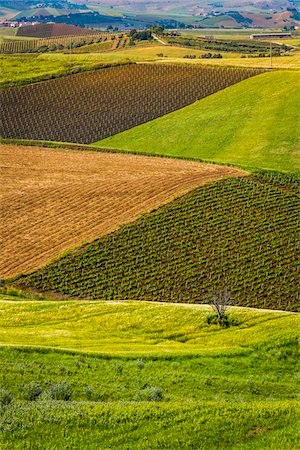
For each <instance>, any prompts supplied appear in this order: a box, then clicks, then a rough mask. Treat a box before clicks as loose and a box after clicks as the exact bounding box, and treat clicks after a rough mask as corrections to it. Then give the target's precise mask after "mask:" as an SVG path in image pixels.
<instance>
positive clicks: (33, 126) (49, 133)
mask: <svg viewBox="0 0 300 450" xmlns="http://www.w3.org/2000/svg"><path fill="white" fill-rule="evenodd" d="M261 72H262V71H261V70H259V69H228V68H208V67H194V66H193V67H188V66H180V65H171V66H170V65H155V64H152V65H151V64H139V65H137V64H128V65H123V66H119V67H111V68H107V69H102V70H99V71H97V72H93V73H87V74H82V75H76V76H67V77H64V78H60V79H57V80H50V81H45V82H43V83H38V84H35V85H29V86H25V87H22V88H11V89H6V90H3V91H1V92H0V101H1V105H2V112H3V118H2V123H1V129H0V134H1V136H2V137H5V138H20V139H38V140H53V141H64V142H66V141H68V142H78V143H91V142H96V141H99V140H100V139H104V138H106V137H108V136H111V135H114V134H117V133H119V132H122V131H125V130H127V129H129V128H131V127H134V126H136V125H139V124H142V123H144V122H147V121H149V120H152V119H155V118H157V117H160V116H162V115H164V114H167V113H169V112H172V111H175V110H177V109H180V108H183V107H184V106H187V105H189V104H191V103H193V102H195V101H196V100H199V99H201V98H204V97H206V96H208V95H211V94H213V93H215V92H217V91H219V90H221V89H224V88H226V87H228V86H230V85H232V84H235V83H238V82H240V81H242V80H244V79H246V78H249V77H251V76H254V75H257V74H259V73H261Z"/></svg>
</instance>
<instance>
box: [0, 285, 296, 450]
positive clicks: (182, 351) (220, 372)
mask: <svg viewBox="0 0 300 450" xmlns="http://www.w3.org/2000/svg"><path fill="white" fill-rule="evenodd" d="M0 307H1V316H0V324H1V328H0V333H1V334H0V336H1V337H0V342H1V344H2V347H1V349H0V367H1V372H0V373H1V377H0V423H1V427H0V448H2V449H7V448H10V449H23V448H34V449H53V448H57V449H63V448H66V446H69V448H78V449H85V448H89V449H107V448H114V449H124V450H125V449H128V448H130V449H163V448H165V449H172V450H174V449H178V450H179V449H191V448H197V449H209V450H211V449H225V448H226V449H227V448H230V449H239V450H241V449H243V450H245V449H253V448H255V449H264V450H265V449H267V448H268V449H275V448H276V449H277V448H279V446H280V445H284V448H286V449H290V450H294V449H296V448H298V446H299V420H298V419H299V413H300V408H299V402H298V398H299V384H298V382H299V370H300V367H299V360H298V359H297V358H298V351H299V347H298V343H297V339H298V338H299V332H298V331H297V330H299V329H300V322H299V315H298V314H294V313H283V312H275V311H269V312H262V311H257V310H248V309H246V308H244V309H239V308H232V309H231V311H230V312H229V314H230V315H231V316H232V317H234V319H235V321H236V323H238V325H235V326H232V327H230V328H227V329H224V328H222V327H220V326H219V325H209V324H208V323H207V316H208V315H209V314H210V311H211V308H210V307H209V306H199V305H197V306H190V305H167V304H155V303H154V304H151V303H140V302H96V301H94V302H92V301H89V302H81V301H50V300H40V301H36V300H30V299H26V298H17V297H12V296H9V295H4V294H2V295H1V296H0ZM216 430H217V432H216Z"/></svg>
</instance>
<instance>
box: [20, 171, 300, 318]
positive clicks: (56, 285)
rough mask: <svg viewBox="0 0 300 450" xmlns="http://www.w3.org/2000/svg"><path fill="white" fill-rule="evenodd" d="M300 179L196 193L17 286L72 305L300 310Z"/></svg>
mask: <svg viewBox="0 0 300 450" xmlns="http://www.w3.org/2000/svg"><path fill="white" fill-rule="evenodd" d="M298 192H299V178H298V177H296V176H290V175H275V174H273V173H272V172H262V173H259V172H258V173H254V174H253V175H251V176H250V177H249V176H245V177H239V178H228V179H225V180H220V181H217V182H214V183H211V184H207V185H205V186H203V187H200V188H198V189H196V190H194V191H192V192H190V193H188V194H186V195H185V196H182V197H180V198H179V199H177V200H175V201H173V202H172V203H170V204H168V205H165V206H163V207H161V208H159V209H158V210H156V211H153V212H151V213H150V214H148V215H145V216H142V217H141V218H140V219H138V220H137V221H136V222H134V223H132V224H129V225H127V226H124V227H122V228H121V229H119V230H118V231H116V232H115V233H112V234H109V235H106V236H104V237H103V238H101V239H98V240H95V241H94V242H92V243H90V244H87V245H85V246H83V247H81V248H79V249H77V250H76V251H74V252H71V253H69V254H68V255H66V256H65V257H63V258H61V259H58V260H57V261H54V262H53V263H52V264H49V265H48V266H46V267H44V268H42V269H40V270H37V271H35V272H33V273H31V274H29V275H27V276H23V277H20V278H19V279H17V280H16V283H17V285H20V286H21V287H25V288H33V289H36V290H37V291H39V292H48V291H52V292H53V293H59V294H65V295H68V296H73V297H76V298H93V299H106V300H149V301H165V302H176V303H180V302H183V303H207V301H208V298H209V297H210V296H211V292H212V291H215V292H223V291H225V290H229V291H230V292H231V297H232V299H233V301H234V302H235V304H236V305H240V306H252V307H261V308H272V309H286V310H290V311H299V289H298V286H299V273H298V258H297V251H298V249H299V242H300V240H299V218H298V210H299V195H298Z"/></svg>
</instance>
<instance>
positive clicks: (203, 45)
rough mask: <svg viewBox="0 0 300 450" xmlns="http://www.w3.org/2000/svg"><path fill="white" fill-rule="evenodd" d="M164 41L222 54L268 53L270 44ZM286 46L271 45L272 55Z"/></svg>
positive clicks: (171, 39)
mask: <svg viewBox="0 0 300 450" xmlns="http://www.w3.org/2000/svg"><path fill="white" fill-rule="evenodd" d="M164 39H165V40H166V41H167V42H168V43H169V44H173V45H180V46H182V47H187V48H190V49H198V50H211V51H219V52H220V51H222V52H238V53H254V54H255V53H258V54H259V53H269V52H270V43H269V42H264V41H250V40H249V39H247V40H246V39H245V40H242V39H239V40H236V39H234V40H230V39H226V40H225V39H215V38H213V37H212V38H203V37H196V38H191V37H168V36H167V37H164ZM289 49H290V47H289V46H287V45H280V44H275V43H274V44H273V54H274V55H280V54H281V53H284V52H286V51H287V50H289Z"/></svg>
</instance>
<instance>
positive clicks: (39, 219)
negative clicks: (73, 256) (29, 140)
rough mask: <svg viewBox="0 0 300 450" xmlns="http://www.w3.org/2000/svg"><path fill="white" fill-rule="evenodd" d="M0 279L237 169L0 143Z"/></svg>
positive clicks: (36, 264)
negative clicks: (0, 180)
mask: <svg viewBox="0 0 300 450" xmlns="http://www.w3.org/2000/svg"><path fill="white" fill-rule="evenodd" d="M0 154H1V177H2V182H1V192H0V193H1V218H2V220H1V225H0V236H1V240H2V243H1V247H2V252H1V261H0V277H1V278H8V277H12V276H15V275H17V274H20V273H27V272H29V271H31V270H33V269H36V268H37V267H39V266H41V265H43V264H45V263H47V262H49V261H51V260H52V259H54V258H56V257H58V256H59V255H61V254H62V253H63V252H64V251H66V250H67V249H70V248H72V247H75V246H78V245H80V244H83V243H85V242H88V241H91V240H93V239H95V238H97V237H100V236H103V235H104V234H106V233H109V232H111V231H114V230H116V229H117V228H119V227H120V225H122V224H125V223H128V222H131V221H133V220H135V219H137V218H138V217H139V216H140V215H141V214H143V213H145V212H147V211H150V210H151V209H153V208H157V207H158V206H160V205H161V204H164V203H167V202H169V201H171V200H172V199H173V198H174V197H176V196H179V195H182V194H184V193H186V192H188V191H189V190H191V189H193V188H195V187H197V186H199V185H201V184H203V183H205V182H208V181H212V180H217V179H220V178H223V177H226V176H239V175H242V174H244V172H243V171H241V170H238V169H234V168H228V167H224V166H217V165H211V164H202V163H197V162H190V161H179V160H173V159H163V158H150V157H145V156H135V155H121V154H111V153H100V152H99V153H97V152H81V151H74V150H72V151H71V150H65V149H46V148H38V147H23V146H15V145H1V146H0Z"/></svg>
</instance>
